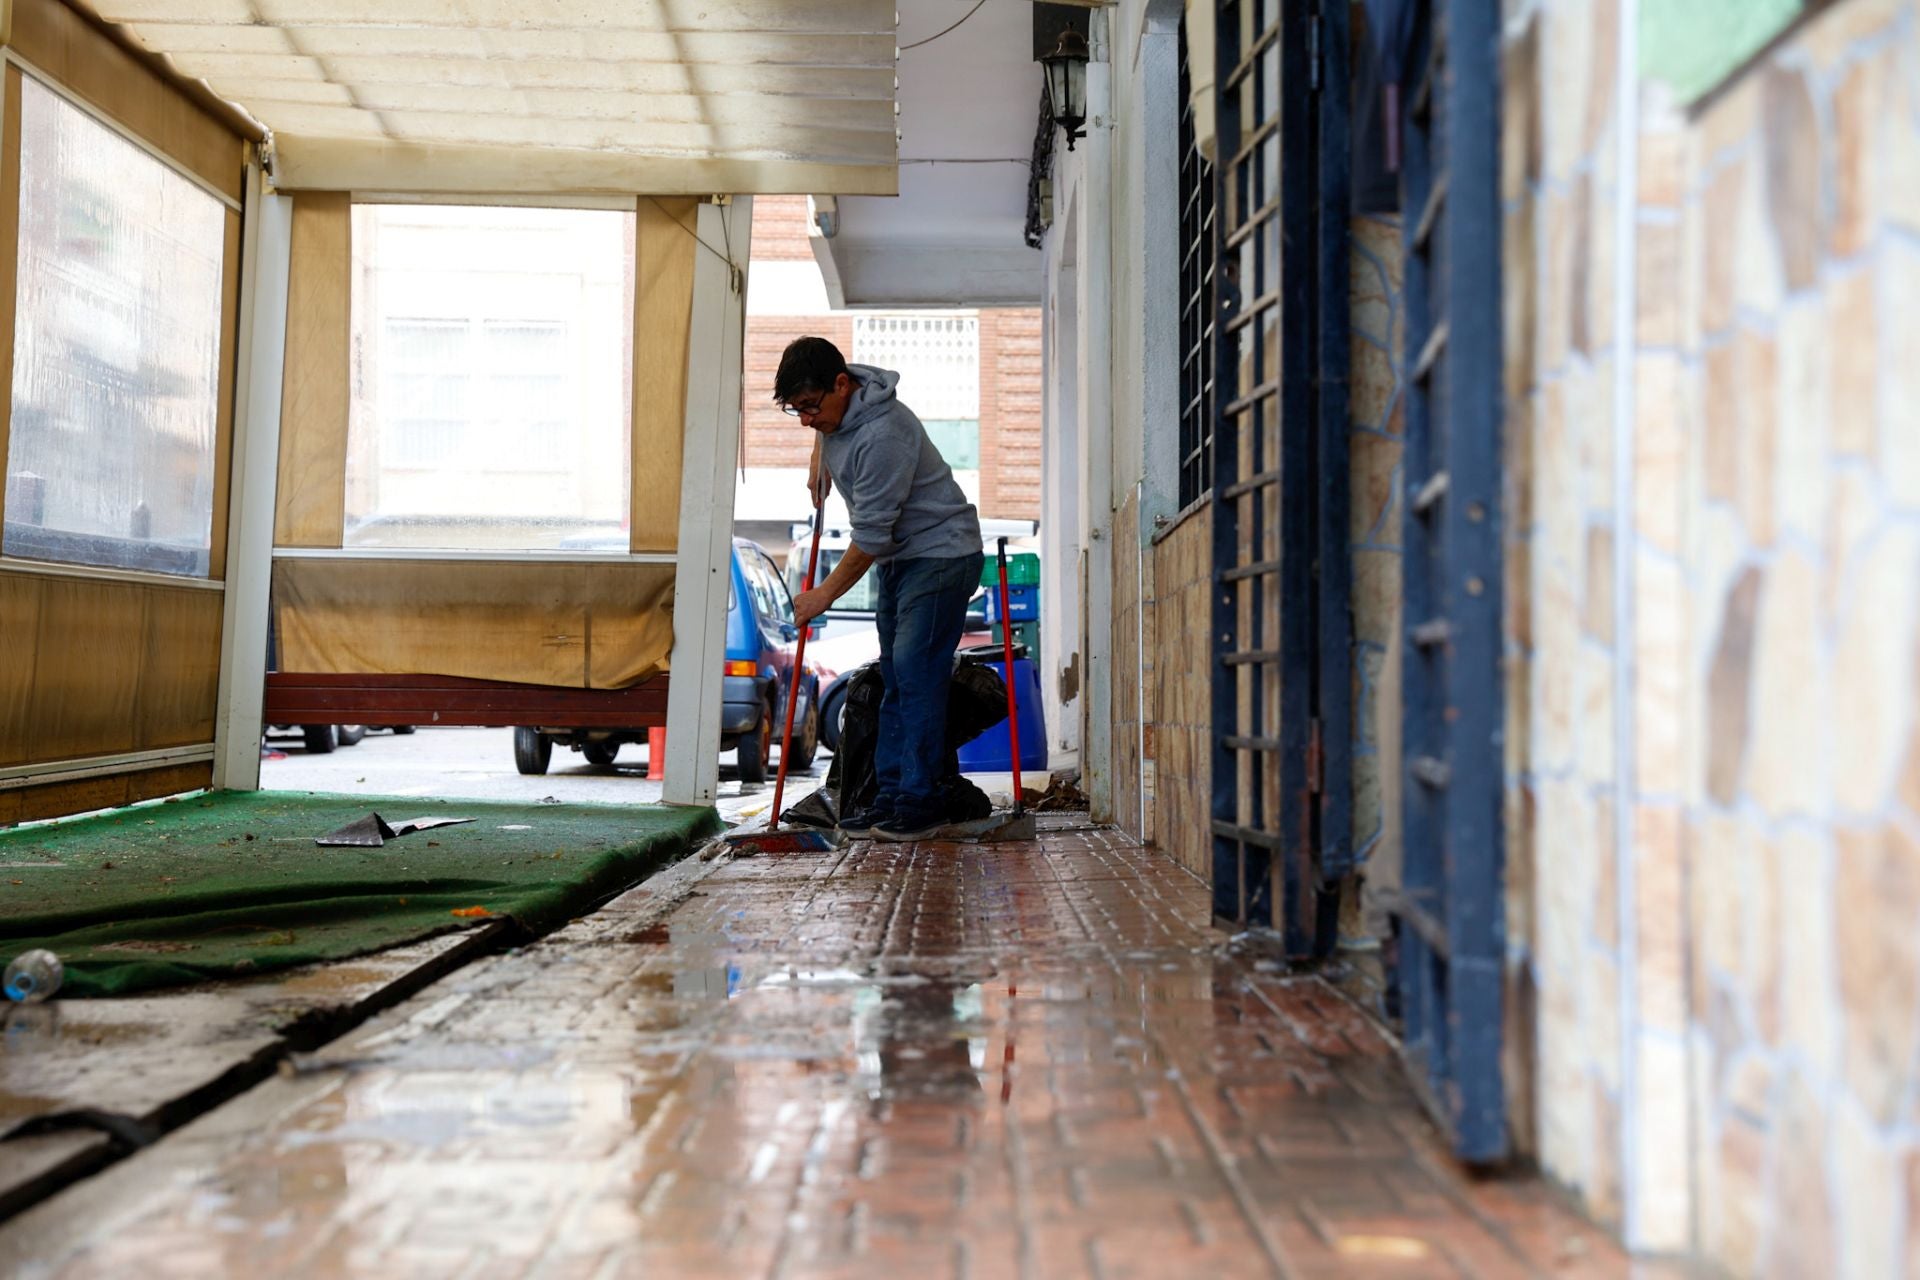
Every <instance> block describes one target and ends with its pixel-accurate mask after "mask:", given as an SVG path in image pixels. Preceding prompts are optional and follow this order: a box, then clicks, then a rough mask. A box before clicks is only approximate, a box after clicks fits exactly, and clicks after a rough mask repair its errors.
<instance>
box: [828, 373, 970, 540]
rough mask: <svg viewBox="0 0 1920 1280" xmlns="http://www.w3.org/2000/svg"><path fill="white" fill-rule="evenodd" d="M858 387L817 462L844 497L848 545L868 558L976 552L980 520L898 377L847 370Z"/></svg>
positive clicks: (896, 375) (897, 375)
mask: <svg viewBox="0 0 1920 1280" xmlns="http://www.w3.org/2000/svg"><path fill="white" fill-rule="evenodd" d="M848 371H849V372H850V373H852V375H853V376H854V378H855V379H856V380H858V381H859V383H860V389H859V391H857V392H856V393H854V396H853V400H852V402H851V403H850V404H848V406H847V411H846V413H845V414H844V415H842V417H841V419H840V425H839V427H837V428H836V429H835V430H834V431H833V433H832V434H831V435H828V436H826V437H824V438H823V442H822V445H821V456H822V457H823V458H824V460H825V461H826V464H827V473H828V474H829V475H831V476H832V477H833V483H834V486H835V487H836V488H837V489H839V490H840V495H841V496H842V497H843V498H845V499H846V502H847V514H848V515H849V517H851V520H852V524H853V543H854V545H855V546H857V547H859V548H860V549H861V550H862V551H864V552H866V553H867V554H868V555H870V556H872V557H873V558H874V559H875V560H879V561H882V562H884V561H888V560H894V559H902V560H917V559H920V558H923V557H926V558H948V557H954V556H963V555H974V556H977V555H979V554H980V520H979V516H978V514H977V513H976V512H975V511H974V509H973V504H972V503H970V502H968V501H967V495H966V493H965V492H964V491H963V490H962V489H961V488H960V486H959V484H958V483H957V482H955V480H954V478H953V470H952V469H951V468H950V467H948V466H947V461H946V459H945V458H943V457H941V456H940V450H939V449H938V448H936V447H935V446H934V443H933V441H932V440H930V439H928V438H927V430H926V428H925V427H924V426H923V425H921V422H920V419H919V418H918V417H917V416H916V415H915V414H914V412H913V410H912V409H909V408H908V407H907V406H906V405H904V404H902V403H901V402H900V400H899V399H898V398H897V397H896V396H895V395H894V388H895V387H896V386H898V385H899V383H900V375H899V374H897V373H895V372H893V371H892V370H891V369H876V368H873V367H872V366H871V365H864V364H856V365H849V366H848Z"/></svg>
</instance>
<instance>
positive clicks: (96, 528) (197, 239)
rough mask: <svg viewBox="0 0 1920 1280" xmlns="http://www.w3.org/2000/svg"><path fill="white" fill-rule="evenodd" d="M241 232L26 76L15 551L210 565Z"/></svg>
mask: <svg viewBox="0 0 1920 1280" xmlns="http://www.w3.org/2000/svg"><path fill="white" fill-rule="evenodd" d="M225 242H226V209H225V207H224V206H223V205H222V204H221V202H220V201H219V200H218V199H216V198H215V197H213V196H212V195H209V194H208V193H207V192H206V191H205V190H203V189H202V188H201V187H200V186H198V185H197V184H195V183H194V182H193V181H192V180H190V179H188V178H186V177H185V176H183V175H182V174H181V173H179V172H178V171H176V170H175V169H173V168H172V167H171V166H169V165H167V164H166V163H164V162H162V161H160V160H158V159H156V158H154V156H153V155H152V154H151V153H150V152H148V151H146V150H145V149H144V148H142V147H139V146H137V145H135V144H134V143H132V142H130V141H128V140H127V139H126V138H125V137H123V136H122V135H121V134H119V133H118V132H116V131H115V130H113V129H110V128H108V127H107V126H106V125H103V124H101V123H100V122H99V121H98V120H96V119H95V118H94V117H93V116H91V115H89V114H88V113H87V112H86V111H84V110H82V109H81V108H79V107H77V106H75V105H74V104H73V103H71V102H69V101H67V100H66V99H65V98H63V97H61V96H60V95H59V94H58V93H56V92H55V91H54V90H52V89H50V88H48V87H47V86H45V85H43V84H41V83H40V82H39V81H37V80H35V79H34V78H33V77H32V76H28V77H26V78H25V80H24V82H23V84H22V87H21V97H20V251H19V259H18V269H19V280H18V284H17V286H16V292H15V322H14V323H15V327H14V344H13V387H12V392H13V402H12V418H11V429H10V431H9V432H8V436H7V457H6V467H7V473H6V504H5V521H6V522H5V528H4V531H3V532H0V551H3V552H4V553H5V554H6V555H8V556H17V557H22V558H26V559H34V560H52V561H60V562H64V563H70V564H85V565H97V566H102V567H108V568H120V569H136V570H144V571H148V572H158V573H172V574H181V575H185V576H205V575H206V574H207V573H208V572H209V567H210V564H209V558H210V553H211V546H212V533H213V520H214V514H215V513H214V510H213V488H214V466H215V461H214V460H215V436H216V433H217V430H218V423H219V413H220V394H221V387H220V341H221V303H222V276H223V273H224V270H225Z"/></svg>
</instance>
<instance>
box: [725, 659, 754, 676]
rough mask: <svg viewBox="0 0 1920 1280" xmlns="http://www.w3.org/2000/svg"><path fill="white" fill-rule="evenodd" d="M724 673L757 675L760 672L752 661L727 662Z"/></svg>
mask: <svg viewBox="0 0 1920 1280" xmlns="http://www.w3.org/2000/svg"><path fill="white" fill-rule="evenodd" d="M726 673H727V674H728V675H730V676H757V675H759V674H760V668H759V666H758V665H757V664H755V663H752V662H729V663H727V667H726Z"/></svg>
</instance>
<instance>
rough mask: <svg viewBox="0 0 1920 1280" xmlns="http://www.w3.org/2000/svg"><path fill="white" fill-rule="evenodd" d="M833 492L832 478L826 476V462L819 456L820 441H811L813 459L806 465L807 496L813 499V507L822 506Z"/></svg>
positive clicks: (816, 439)
mask: <svg viewBox="0 0 1920 1280" xmlns="http://www.w3.org/2000/svg"><path fill="white" fill-rule="evenodd" d="M832 492H833V477H832V476H830V475H828V474H827V464H826V461H825V460H824V459H823V458H822V457H821V456H820V439H819V437H817V436H816V437H815V438H814V441H813V459H812V460H811V461H810V462H808V463H807V494H808V496H810V497H811V498H812V499H813V505H814V506H815V507H816V508H818V507H821V506H824V505H825V504H826V501H827V495H828V494H830V493H832Z"/></svg>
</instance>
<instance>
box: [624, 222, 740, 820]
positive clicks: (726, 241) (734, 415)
mask: <svg viewBox="0 0 1920 1280" xmlns="http://www.w3.org/2000/svg"><path fill="white" fill-rule="evenodd" d="M698 227H699V236H700V239H701V241H702V243H703V244H704V245H705V246H707V247H705V248H701V249H699V250H697V253H696V261H695V265H694V269H693V325H692V332H691V335H690V341H689V343H688V355H687V426H686V448H685V452H684V453H683V455H682V458H681V469H680V541H679V551H678V554H677V556H676V557H675V560H674V565H675V575H674V583H673V656H672V658H671V659H670V665H669V677H668V684H667V781H666V793H665V798H666V801H667V803H668V804H712V803H713V802H714V798H715V796H716V794H717V793H718V790H719V786H720V679H721V664H722V663H723V662H724V661H725V659H726V627H727V586H728V583H729V581H730V580H731V576H732V572H733V569H732V557H733V477H734V471H735V468H736V467H737V466H738V465H739V458H740V382H741V377H742V374H743V361H744V359H745V351H744V349H743V346H744V341H745V335H746V307H747V254H748V251H749V248H750V240H751V237H752V231H753V200H752V199H751V198H750V197H747V196H735V197H733V199H732V202H731V203H729V204H726V205H713V204H703V205H701V206H700V219H699V223H698ZM715 250H718V251H719V252H715ZM721 253H731V255H732V259H733V263H734V264H735V265H734V266H733V267H731V268H730V267H729V265H728V263H726V262H724V261H722V260H721V256H720V255H721ZM634 465H635V466H640V465H642V460H641V459H639V458H635V459H634Z"/></svg>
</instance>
